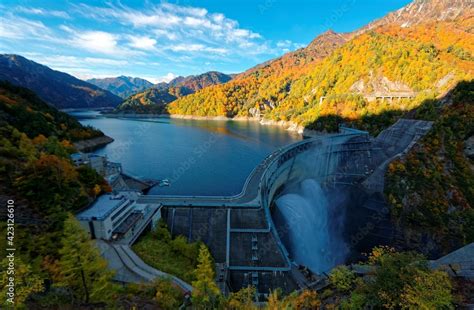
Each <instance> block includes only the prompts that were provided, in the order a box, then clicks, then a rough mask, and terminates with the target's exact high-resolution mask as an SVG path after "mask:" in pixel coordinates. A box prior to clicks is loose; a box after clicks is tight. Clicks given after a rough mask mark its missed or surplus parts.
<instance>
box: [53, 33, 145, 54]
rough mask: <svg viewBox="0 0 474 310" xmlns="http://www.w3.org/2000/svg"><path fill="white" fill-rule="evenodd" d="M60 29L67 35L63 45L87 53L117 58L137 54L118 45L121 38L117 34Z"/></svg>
mask: <svg viewBox="0 0 474 310" xmlns="http://www.w3.org/2000/svg"><path fill="white" fill-rule="evenodd" d="M61 29H62V30H64V31H66V32H67V33H68V34H69V38H68V39H67V40H65V42H64V43H66V44H68V45H71V46H74V47H78V48H81V49H84V50H87V51H89V52H93V53H100V54H105V55H109V56H117V57H125V56H131V55H137V54H139V52H138V51H135V50H131V49H128V48H126V47H124V46H121V45H119V40H120V39H121V37H120V35H118V34H113V33H109V32H105V31H96V30H87V31H80V30H75V29H72V28H70V27H67V26H62V27H61ZM142 44H143V42H142Z"/></svg>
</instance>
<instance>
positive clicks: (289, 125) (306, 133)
mask: <svg viewBox="0 0 474 310" xmlns="http://www.w3.org/2000/svg"><path fill="white" fill-rule="evenodd" d="M101 115H102V116H104V117H109V118H168V119H185V120H203V121H236V122H258V123H259V124H260V125H263V126H278V127H283V128H284V129H285V130H287V131H290V132H294V133H297V134H300V135H302V136H303V137H320V136H325V135H327V133H325V132H321V131H315V130H310V129H307V128H305V127H303V126H301V125H298V124H297V123H295V122H291V121H283V120H280V121H275V120H268V119H263V118H257V117H248V116H236V117H226V116H196V115H181V114H172V115H170V114H135V113H128V114H113V113H104V114H101Z"/></svg>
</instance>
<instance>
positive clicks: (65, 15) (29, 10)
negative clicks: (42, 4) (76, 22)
mask: <svg viewBox="0 0 474 310" xmlns="http://www.w3.org/2000/svg"><path fill="white" fill-rule="evenodd" d="M16 11H17V12H19V13H25V14H31V15H41V16H53V17H58V18H63V19H69V18H71V17H70V16H69V14H68V13H67V12H64V11H55V10H44V9H41V8H27V7H24V6H18V7H16Z"/></svg>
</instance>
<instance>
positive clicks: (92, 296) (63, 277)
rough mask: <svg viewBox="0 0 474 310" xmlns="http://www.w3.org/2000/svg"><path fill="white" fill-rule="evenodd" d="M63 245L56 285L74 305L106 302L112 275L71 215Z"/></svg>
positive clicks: (66, 226) (67, 222)
mask: <svg viewBox="0 0 474 310" xmlns="http://www.w3.org/2000/svg"><path fill="white" fill-rule="evenodd" d="M62 245H63V247H62V248H61V249H60V250H59V254H60V255H61V258H60V260H59V266H60V268H61V271H60V280H59V283H57V285H59V286H63V287H66V288H68V289H69V290H70V292H71V296H72V297H73V303H76V302H81V303H86V304H87V303H92V302H107V301H109V300H110V297H111V294H112V284H111V279H112V277H113V272H112V271H110V270H108V269H107V262H106V261H105V260H104V259H103V258H102V257H101V256H100V253H99V251H98V249H97V248H96V247H95V245H94V243H93V241H91V240H90V239H89V237H88V235H87V233H86V232H85V231H84V229H83V228H82V227H81V226H80V224H79V222H78V221H77V220H76V219H75V218H74V217H73V216H72V215H69V217H68V219H67V220H66V221H65V223H64V238H63V240H62Z"/></svg>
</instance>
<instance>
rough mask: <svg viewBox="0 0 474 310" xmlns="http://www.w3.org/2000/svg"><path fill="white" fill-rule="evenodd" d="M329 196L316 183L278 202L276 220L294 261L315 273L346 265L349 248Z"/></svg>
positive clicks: (292, 190) (297, 186) (305, 183)
mask: <svg viewBox="0 0 474 310" xmlns="http://www.w3.org/2000/svg"><path fill="white" fill-rule="evenodd" d="M326 195H327V193H326V192H325V191H324V189H323V188H322V187H321V185H320V183H319V182H317V181H316V180H314V179H306V180H304V181H302V182H299V183H298V184H294V185H293V186H291V187H290V188H289V190H287V191H285V193H284V194H282V195H281V196H280V197H279V198H277V199H276V201H275V203H276V206H277V207H276V210H275V212H274V220H275V224H276V226H277V230H278V233H279V235H280V238H281V240H282V242H283V243H284V244H285V245H286V246H287V249H288V251H289V254H290V256H291V258H292V259H293V260H294V261H295V262H296V263H297V264H300V265H304V266H306V267H308V268H309V269H310V270H311V271H313V272H315V273H322V272H326V271H329V270H330V269H331V268H332V267H334V266H335V265H337V264H340V263H343V262H344V259H345V257H346V254H347V253H348V248H347V245H346V244H345V242H344V241H343V239H342V236H341V234H340V233H339V232H340V231H341V230H342V227H341V226H342V221H340V220H339V219H340V218H341V217H340V216H337V215H336V214H334V213H335V211H336V210H334V209H333V208H331V206H332V205H331V204H330V203H329V200H328V198H327V197H326Z"/></svg>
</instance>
